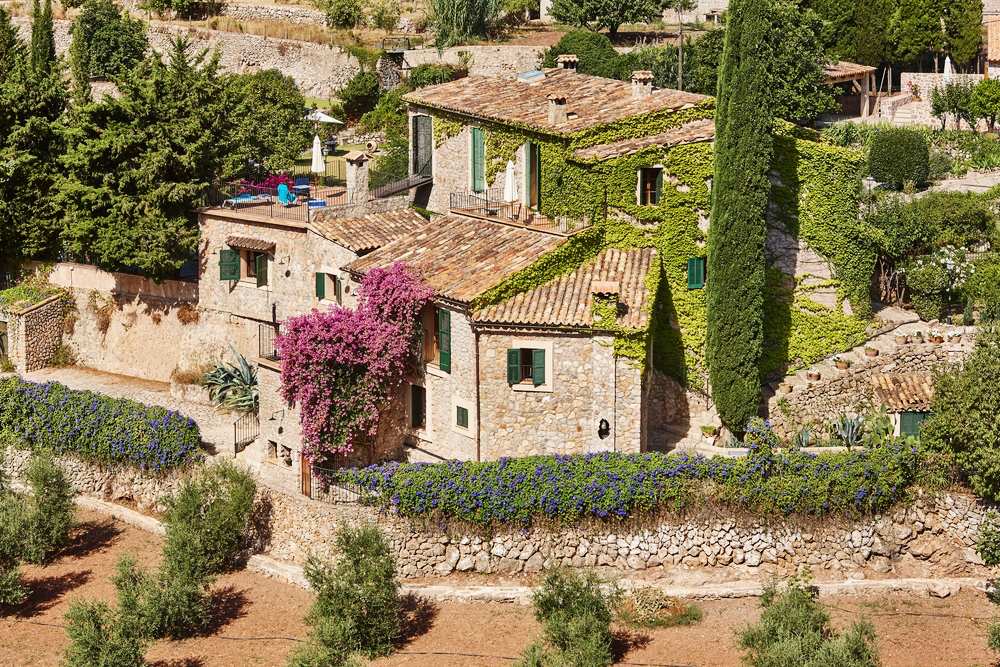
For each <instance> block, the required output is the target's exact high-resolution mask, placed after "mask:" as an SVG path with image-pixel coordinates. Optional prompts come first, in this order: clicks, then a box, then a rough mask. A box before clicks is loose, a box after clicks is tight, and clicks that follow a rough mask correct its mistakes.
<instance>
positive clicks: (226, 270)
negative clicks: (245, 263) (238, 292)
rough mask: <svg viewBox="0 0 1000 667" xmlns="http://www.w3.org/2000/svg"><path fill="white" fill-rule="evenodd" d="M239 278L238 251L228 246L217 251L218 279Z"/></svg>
mask: <svg viewBox="0 0 1000 667" xmlns="http://www.w3.org/2000/svg"><path fill="white" fill-rule="evenodd" d="M239 279H240V253H238V252H237V251H235V250H231V249H230V248H223V249H222V250H220V251H219V280H239Z"/></svg>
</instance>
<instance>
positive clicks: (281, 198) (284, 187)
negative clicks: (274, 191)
mask: <svg viewBox="0 0 1000 667" xmlns="http://www.w3.org/2000/svg"><path fill="white" fill-rule="evenodd" d="M298 201H299V200H298V197H296V196H295V195H293V194H292V192H291V190H289V189H288V184H287V183H279V184H278V203H279V204H281V205H282V206H294V205H295V204H297V203H298Z"/></svg>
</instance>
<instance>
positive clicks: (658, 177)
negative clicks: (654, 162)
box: [647, 169, 663, 204]
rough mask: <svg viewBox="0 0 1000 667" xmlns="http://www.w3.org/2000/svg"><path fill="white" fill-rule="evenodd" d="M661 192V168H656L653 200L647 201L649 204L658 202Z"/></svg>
mask: <svg viewBox="0 0 1000 667" xmlns="http://www.w3.org/2000/svg"><path fill="white" fill-rule="evenodd" d="M662 193H663V170H662V169H657V170H656V191H655V192H654V193H653V201H651V202H647V203H649V204H659V203H660V195H661V194H662Z"/></svg>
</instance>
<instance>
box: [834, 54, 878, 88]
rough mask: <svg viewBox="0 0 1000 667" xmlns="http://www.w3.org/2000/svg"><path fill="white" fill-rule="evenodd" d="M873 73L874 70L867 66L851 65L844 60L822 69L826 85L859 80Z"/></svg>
mask: <svg viewBox="0 0 1000 667" xmlns="http://www.w3.org/2000/svg"><path fill="white" fill-rule="evenodd" d="M874 71H875V68H874V67H871V66H869V65H859V64H858V63H851V62H848V61H846V60H840V61H838V62H835V63H830V64H829V65H826V66H825V67H823V74H824V77H825V80H826V82H827V83H838V82H841V81H850V80H851V79H860V78H861V77H863V76H864V75H865V74H868V73H869V72H874Z"/></svg>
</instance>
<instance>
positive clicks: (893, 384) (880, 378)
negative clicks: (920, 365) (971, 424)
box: [872, 371, 934, 436]
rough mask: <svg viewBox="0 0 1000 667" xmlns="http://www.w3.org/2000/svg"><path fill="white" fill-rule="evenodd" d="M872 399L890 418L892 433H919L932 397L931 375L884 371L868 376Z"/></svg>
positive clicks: (932, 379) (928, 410) (914, 434)
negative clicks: (870, 381) (870, 379)
mask: <svg viewBox="0 0 1000 667" xmlns="http://www.w3.org/2000/svg"><path fill="white" fill-rule="evenodd" d="M872 390H873V393H874V402H875V403H876V404H877V405H881V406H883V407H884V408H885V409H886V411H887V412H888V413H889V416H890V417H891V418H892V425H893V434H894V435H912V436H916V435H919V433H920V422H922V421H923V420H924V419H926V418H927V416H928V415H929V414H930V411H931V401H932V400H934V377H933V375H932V374H931V373H929V372H926V371H924V372H912V373H884V374H880V375H873V376H872Z"/></svg>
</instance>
